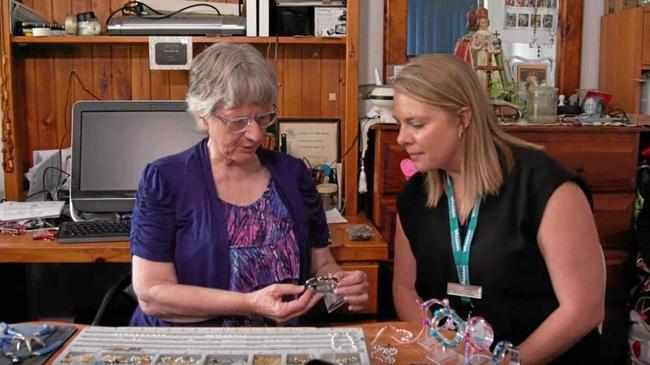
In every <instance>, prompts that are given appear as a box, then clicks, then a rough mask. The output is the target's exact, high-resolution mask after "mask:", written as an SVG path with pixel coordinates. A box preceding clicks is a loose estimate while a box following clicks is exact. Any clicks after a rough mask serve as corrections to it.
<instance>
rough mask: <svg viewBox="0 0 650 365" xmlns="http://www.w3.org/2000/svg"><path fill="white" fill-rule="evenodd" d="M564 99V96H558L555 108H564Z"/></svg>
mask: <svg viewBox="0 0 650 365" xmlns="http://www.w3.org/2000/svg"><path fill="white" fill-rule="evenodd" d="M565 98H566V96H564V94H562V95H560V96H559V98H558V99H559V102H558V103H557V106H565V105H566V102H565V101H564V100H565Z"/></svg>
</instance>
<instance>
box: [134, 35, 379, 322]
mask: <svg viewBox="0 0 650 365" xmlns="http://www.w3.org/2000/svg"><path fill="white" fill-rule="evenodd" d="M276 97H277V87H276V79H275V75H274V74H273V71H272V70H271V69H270V67H269V66H268V64H267V63H266V61H265V60H264V58H263V57H262V55H261V54H260V53H259V52H258V51H257V50H256V49H255V48H253V47H252V46H250V45H247V44H226V43H223V44H215V45H213V46H211V47H209V48H207V49H206V50H204V51H203V52H201V53H200V54H199V55H198V57H196V59H195V60H194V62H193V64H192V68H191V70H190V84H189V90H188V93H187V103H188V108H189V111H190V112H191V113H192V114H193V115H194V116H195V118H196V121H197V124H198V127H199V128H200V129H201V130H203V131H205V132H206V133H207V134H208V137H207V138H206V139H204V140H203V141H201V142H200V143H199V144H197V145H195V146H194V147H192V148H190V149H188V150H186V151H184V152H181V153H178V154H175V155H172V156H168V157H164V158H161V159H159V160H157V161H155V162H153V163H151V164H149V165H148V166H147V168H146V169H145V171H144V173H143V176H142V179H141V181H140V186H139V189H138V193H137V200H136V206H135V209H134V212H133V224H132V226H133V228H132V232H131V252H132V255H133V286H134V289H135V292H136V294H137V297H138V303H139V306H138V308H137V309H136V311H135V313H134V314H133V317H132V319H131V325H135V326H177V325H192V326H242V325H244V326H265V325H273V324H275V323H284V322H288V321H291V320H293V319H296V318H297V317H299V316H301V315H303V314H304V313H306V312H307V311H308V310H309V309H311V308H312V307H313V306H314V305H315V304H316V303H317V302H318V301H319V299H321V297H322V294H319V293H314V292H313V291H312V289H310V288H307V289H306V288H305V286H304V285H301V284H304V283H305V280H306V279H307V278H309V277H311V276H323V275H327V274H332V275H334V276H335V277H336V278H337V279H338V287H337V295H339V296H340V297H343V298H344V300H345V301H346V302H347V305H348V308H349V309H350V310H353V311H354V310H360V309H362V308H363V307H364V305H365V303H366V302H367V300H368V293H367V292H368V283H367V279H366V276H365V274H364V273H363V272H361V271H343V270H342V269H341V267H340V266H339V265H337V264H336V262H335V260H334V258H333V257H332V255H331V254H330V251H329V248H328V240H329V234H328V229H327V224H326V221H325V215H324V212H323V209H322V204H321V201H320V199H319V196H318V193H317V192H316V189H315V186H314V182H313V181H312V179H311V177H310V175H309V173H308V171H307V169H306V167H305V165H304V163H303V162H302V161H300V160H298V159H296V158H293V157H291V156H288V155H286V154H282V153H279V152H274V151H269V150H265V149H264V148H262V147H261V145H262V141H263V138H264V133H265V130H266V128H267V127H268V126H270V125H271V124H273V123H274V122H275V120H276V118H277V114H278V110H277V108H276V107H275V106H274V102H275V100H276Z"/></svg>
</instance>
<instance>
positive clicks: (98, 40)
mask: <svg viewBox="0 0 650 365" xmlns="http://www.w3.org/2000/svg"><path fill="white" fill-rule="evenodd" d="M192 41H193V43H220V42H231V43H253V44H254V43H258V44H260V43H261V44H267V43H274V42H275V41H276V37H242V36H202V37H193V39H192ZM277 41H278V42H279V43H280V44H315V45H329V44H332V45H341V46H344V45H345V42H346V38H345V37H340V38H327V37H309V36H305V37H300V36H295V37H277ZM148 42H149V37H148V36H107V35H100V36H49V37H25V36H16V37H12V38H11V43H13V44H73V45H74V44H146V43H148Z"/></svg>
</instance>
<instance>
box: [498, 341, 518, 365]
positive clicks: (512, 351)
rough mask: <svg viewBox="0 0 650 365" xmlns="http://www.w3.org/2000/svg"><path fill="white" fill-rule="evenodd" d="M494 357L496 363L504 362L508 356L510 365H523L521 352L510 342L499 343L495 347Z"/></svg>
mask: <svg viewBox="0 0 650 365" xmlns="http://www.w3.org/2000/svg"><path fill="white" fill-rule="evenodd" d="M493 353H494V355H493V356H492V358H493V359H494V361H497V362H500V361H503V360H504V359H505V358H506V356H507V357H508V364H510V365H521V360H520V359H519V350H517V348H516V347H515V345H513V344H512V343H511V342H509V341H499V342H497V344H496V346H494V352H493Z"/></svg>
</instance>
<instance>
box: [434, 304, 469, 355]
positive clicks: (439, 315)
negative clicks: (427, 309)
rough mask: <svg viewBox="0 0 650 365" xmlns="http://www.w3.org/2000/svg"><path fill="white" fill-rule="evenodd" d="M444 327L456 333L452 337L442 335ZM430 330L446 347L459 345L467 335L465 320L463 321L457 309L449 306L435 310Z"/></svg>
mask: <svg viewBox="0 0 650 365" xmlns="http://www.w3.org/2000/svg"><path fill="white" fill-rule="evenodd" d="M442 329H446V330H450V331H455V332H456V333H455V335H454V337H453V338H451V339H450V338H447V337H445V336H443V335H442V333H441V330H442ZM430 331H431V332H430V333H431V336H433V338H435V339H436V340H437V341H438V342H440V343H441V344H442V345H443V346H444V347H458V345H460V343H461V342H462V341H463V338H464V337H465V322H463V320H462V319H461V318H460V316H459V315H458V314H457V313H456V311H455V310H453V309H451V308H450V307H448V306H447V307H442V308H439V309H437V310H436V311H435V312H434V314H433V318H432V319H431V328H430Z"/></svg>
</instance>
